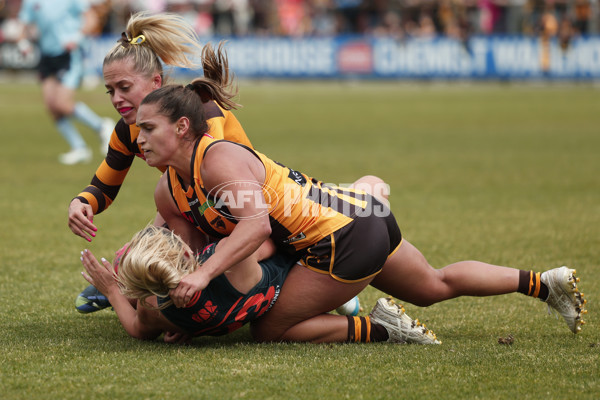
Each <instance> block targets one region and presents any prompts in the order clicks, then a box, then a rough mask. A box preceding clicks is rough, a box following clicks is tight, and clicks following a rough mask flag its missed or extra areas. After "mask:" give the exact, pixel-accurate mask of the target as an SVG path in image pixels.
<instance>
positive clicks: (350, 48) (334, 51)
mask: <svg viewBox="0 0 600 400" xmlns="http://www.w3.org/2000/svg"><path fill="white" fill-rule="evenodd" d="M117 39H118V38H117V37H102V38H99V39H95V40H92V41H90V42H88V48H87V49H86V50H87V51H86V53H87V57H86V63H87V69H88V70H91V69H95V70H96V71H98V72H100V71H101V68H102V60H103V58H104V55H105V54H106V53H107V51H108V50H109V49H110V48H111V47H112V46H113V45H114V44H115V43H116V40H117ZM221 39H222V38H204V39H203V40H204V41H205V42H212V43H213V44H216V43H218V41H219V40H221ZM226 40H227V44H226V49H227V54H228V57H229V66H230V67H231V69H232V70H233V71H234V72H235V74H236V75H237V76H238V77H244V78H293V79H303V78H336V79H344V78H357V79H361V78H364V79H407V80H408V79H474V80H485V79H540V78H545V79H566V80H592V79H598V78H600V37H595V36H594V37H579V38H575V39H573V40H571V41H570V42H569V43H568V45H566V46H561V45H560V44H559V43H558V41H555V40H551V41H549V42H543V41H542V40H541V39H539V38H535V37H509V36H506V37H500V36H490V37H488V36H485V37H472V38H470V39H469V40H468V41H466V42H461V41H458V40H454V39H450V38H445V37H438V38H431V39H408V40H401V41H399V40H394V39H391V38H384V37H382V38H371V37H362V36H340V37H328V38H298V39H294V38H276V37H265V38H258V37H244V38H226ZM4 50H5V53H4V57H3V59H4V62H3V63H2V64H6V65H3V66H4V67H5V68H7V67H8V68H15V67H16V68H18V67H20V66H21V67H22V66H23V65H24V64H27V65H29V64H30V63H25V62H21V61H20V60H19V59H18V54H16V53H15V52H14V49H12V48H10V49H9V48H5V49H4ZM7 61H10V62H7ZM22 61H25V60H22ZM26 61H29V62H31V61H32V59H29V60H26ZM29 66H30V65H29ZM176 73H177V74H184V75H189V76H193V75H195V74H197V72H194V71H185V70H177V71H176Z"/></svg>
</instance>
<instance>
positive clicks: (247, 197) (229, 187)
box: [203, 180, 279, 223]
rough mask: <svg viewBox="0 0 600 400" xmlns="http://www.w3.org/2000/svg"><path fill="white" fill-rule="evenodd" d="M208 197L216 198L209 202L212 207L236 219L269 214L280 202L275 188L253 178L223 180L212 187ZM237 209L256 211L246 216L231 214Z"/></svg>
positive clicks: (225, 215) (223, 214)
mask: <svg viewBox="0 0 600 400" xmlns="http://www.w3.org/2000/svg"><path fill="white" fill-rule="evenodd" d="M206 197H207V198H211V199H213V200H214V201H213V202H210V203H209V207H210V208H213V209H214V210H215V211H217V212H218V213H220V214H221V215H222V216H224V217H225V218H227V219H234V220H243V219H254V218H259V217H262V216H265V215H268V214H269V213H270V212H271V211H272V210H273V209H275V207H277V205H278V204H279V195H278V194H277V192H276V191H275V190H274V189H273V188H271V187H270V186H268V185H264V184H261V183H259V182H256V181H252V180H234V181H229V182H223V183H221V184H219V185H217V186H216V187H214V188H212V189H211V190H210V191H209V192H208V193H207V195H206ZM205 204H206V203H205ZM203 207H204V204H203ZM236 209H237V210H240V209H246V210H247V209H252V210H254V212H253V213H251V214H250V215H245V216H239V215H233V214H231V212H230V210H236ZM211 223H212V222H211Z"/></svg>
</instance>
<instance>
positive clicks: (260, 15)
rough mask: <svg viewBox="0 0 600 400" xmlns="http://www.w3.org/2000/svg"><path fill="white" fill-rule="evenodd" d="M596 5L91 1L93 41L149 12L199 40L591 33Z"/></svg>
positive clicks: (14, 0)
mask: <svg viewBox="0 0 600 400" xmlns="http://www.w3.org/2000/svg"><path fill="white" fill-rule="evenodd" d="M48 1H51V0H48ZM598 1H599V0H369V1H367V0H120V1H116V0H113V1H111V0H90V2H91V3H92V4H93V7H94V10H95V12H96V14H97V16H98V19H97V20H98V26H97V27H95V29H94V30H95V33H96V34H109V33H110V34H120V33H121V31H122V30H123V27H124V24H125V22H126V21H127V19H128V18H129V15H130V14H131V13H132V12H136V11H141V10H148V11H151V12H161V11H170V12H176V13H178V14H181V15H184V16H185V17H186V18H187V19H188V20H189V21H190V23H191V24H192V26H194V27H195V29H196V31H197V33H198V34H199V35H202V36H204V35H222V36H244V35H255V36H257V35H270V36H277V35H282V36H292V37H306V36H330V35H342V34H361V35H377V36H388V37H394V38H399V39H402V38H406V37H431V36H436V35H445V36H449V37H456V38H460V39H461V40H464V39H466V38H468V37H469V36H471V35H492V34H508V35H550V36H558V37H561V38H571V37H574V36H577V35H587V34H595V33H597V22H598V17H599V13H598ZM20 3H21V0H0V18H1V21H0V23H2V24H3V25H5V24H7V23H10V21H11V20H14V18H15V17H16V15H17V13H18V9H19V7H20ZM3 30H4V29H3ZM0 41H1V40H0Z"/></svg>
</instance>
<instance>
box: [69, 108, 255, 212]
mask: <svg viewBox="0 0 600 400" xmlns="http://www.w3.org/2000/svg"><path fill="white" fill-rule="evenodd" d="M204 112H205V116H206V119H207V122H208V126H209V134H210V135H211V136H213V137H215V138H218V139H226V140H229V141H232V142H236V143H240V144H243V145H245V146H248V147H250V148H252V144H251V143H250V140H249V139H248V137H247V136H246V133H245V132H244V129H243V128H242V125H241V124H240V122H239V121H238V120H237V118H236V117H235V115H233V113H232V112H231V111H228V110H225V109H223V108H221V107H220V106H219V105H218V104H217V103H215V102H213V101H210V102H208V103H205V104H204ZM139 133H140V129H139V128H138V127H137V126H136V125H127V124H125V122H123V119H121V120H120V121H119V122H118V123H117V125H116V126H115V130H114V132H113V134H112V137H111V139H110V145H109V148H108V153H107V154H106V158H105V159H104V161H102V164H100V167H98V169H97V170H96V174H95V175H94V177H93V178H92V181H91V183H90V184H89V185H88V186H87V187H86V188H85V189H84V190H83V191H82V192H81V193H79V195H78V196H77V198H78V199H80V200H81V201H82V202H84V203H87V204H89V205H91V206H92V210H93V212H94V214H98V213H100V212H102V211H104V210H105V209H106V208H108V206H110V205H111V203H112V202H113V201H114V200H115V198H116V197H117V194H118V193H119V190H120V189H121V185H122V184H123V181H124V180H125V177H126V176H127V173H128V172H129V168H130V167H131V164H132V163H133V160H134V159H135V157H136V156H137V157H140V158H142V159H143V158H144V156H143V154H142V151H141V150H140V147H139V145H138V143H137V138H138V135H139ZM159 170H161V172H164V170H165V168H159Z"/></svg>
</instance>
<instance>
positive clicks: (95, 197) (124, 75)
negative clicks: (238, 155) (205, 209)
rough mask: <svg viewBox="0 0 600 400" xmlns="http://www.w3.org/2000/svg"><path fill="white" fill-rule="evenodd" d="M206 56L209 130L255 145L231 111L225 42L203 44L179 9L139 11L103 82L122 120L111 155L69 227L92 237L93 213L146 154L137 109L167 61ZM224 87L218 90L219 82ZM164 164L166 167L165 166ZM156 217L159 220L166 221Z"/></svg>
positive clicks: (73, 207)
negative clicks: (140, 139)
mask: <svg viewBox="0 0 600 400" xmlns="http://www.w3.org/2000/svg"><path fill="white" fill-rule="evenodd" d="M197 55H201V60H202V67H203V70H204V75H205V77H206V78H205V81H206V82H207V87H208V88H210V89H211V90H213V92H214V93H215V94H216V96H215V97H214V98H211V99H210V100H208V99H207V100H206V102H205V104H204V109H205V118H206V119H207V122H208V124H209V125H210V130H209V132H210V134H211V135H213V136H215V137H218V138H224V139H227V140H231V141H234V142H238V143H242V144H244V145H246V146H248V147H252V145H251V144H250V141H249V140H248V137H247V136H246V134H245V132H244V129H243V128H242V126H241V125H240V123H239V122H238V120H237V119H236V117H235V116H234V115H233V113H232V112H231V111H230V110H231V109H233V108H235V107H236V106H237V104H236V103H235V102H234V101H233V100H232V98H233V97H234V96H235V91H232V90H230V89H231V88H230V83H231V81H230V76H229V72H228V71H229V70H228V68H227V59H226V58H225V57H224V56H223V53H222V52H221V47H219V48H218V49H217V51H216V52H215V51H214V50H213V48H212V46H210V45H208V46H205V47H202V46H200V44H199V42H198V38H197V36H196V34H195V33H194V30H193V28H192V27H190V26H189V24H188V23H186V22H185V20H184V19H183V18H182V17H180V16H177V15H174V14H166V13H165V14H157V15H148V14H146V13H137V14H134V15H133V16H132V17H131V18H130V19H129V21H128V23H127V27H126V30H125V32H124V33H123V36H122V38H121V39H120V40H119V41H118V43H117V44H116V45H115V46H114V47H113V48H112V49H111V50H110V51H109V53H108V54H107V55H106V57H105V58H104V62H103V75H104V82H105V86H106V88H107V93H108V94H109V95H110V100H111V102H112V104H113V106H114V108H115V110H117V112H118V113H119V114H120V115H121V119H120V120H119V122H118V123H117V125H116V126H115V129H114V131H113V132H112V137H111V140H110V145H109V148H108V154H107V155H106V158H105V159H104V161H103V162H102V163H101V165H100V166H99V167H98V169H97V170H96V174H95V175H94V177H93V178H92V181H91V183H90V185H88V186H87V187H86V188H85V189H84V190H83V191H82V192H81V193H79V195H77V196H76V197H75V198H74V199H73V200H72V201H71V203H70V205H69V228H71V230H72V231H73V233H75V234H76V235H78V236H81V237H82V238H84V239H86V240H87V241H91V240H92V238H93V237H95V236H96V232H97V230H98V229H97V227H96V226H95V225H94V223H93V217H94V215H95V214H98V213H100V212H102V211H104V210H105V209H106V208H108V207H109V206H110V205H111V203H112V202H113V201H114V200H115V198H116V196H117V194H118V193H119V189H120V188H121V185H122V184H123V182H124V180H125V177H126V175H127V173H128V172H129V168H130V167H131V165H132V163H133V160H134V158H135V157H136V156H137V157H143V155H142V151H141V150H140V148H139V145H138V143H137V136H138V134H139V129H138V128H137V127H136V126H135V120H136V116H137V109H138V107H139V104H140V102H141V101H142V99H143V98H144V97H145V96H146V95H147V94H148V93H150V92H151V91H152V90H154V89H157V88H159V87H161V86H162V85H163V83H164V80H165V76H164V71H163V67H162V64H161V62H162V63H164V64H166V65H171V66H176V67H183V68H195V67H197V65H196V63H195V62H194V61H193V60H192V58H193V57H194V56H197ZM216 86H220V89H219V90H214V87H216ZM159 169H161V170H164V168H162V167H161V166H159ZM162 222H163V221H162V220H161V218H160V216H157V224H159V225H160V224H162Z"/></svg>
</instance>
